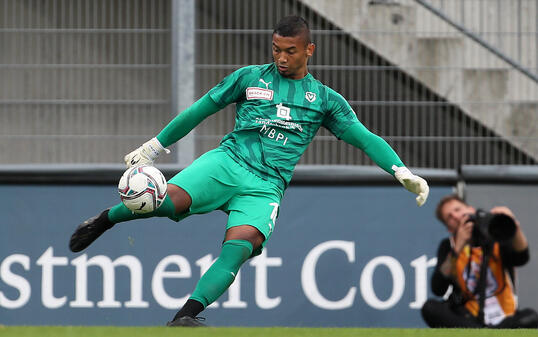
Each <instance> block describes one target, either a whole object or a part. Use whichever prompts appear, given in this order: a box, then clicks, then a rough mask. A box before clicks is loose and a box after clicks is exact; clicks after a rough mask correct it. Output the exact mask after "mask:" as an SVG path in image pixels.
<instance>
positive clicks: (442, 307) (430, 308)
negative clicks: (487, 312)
mask: <svg viewBox="0 0 538 337" xmlns="http://www.w3.org/2000/svg"><path fill="white" fill-rule="evenodd" d="M421 313H422V318H423V319H424V321H425V322H426V324H427V325H428V326H429V327H430V328H496V329H518V328H524V329H536V328H538V314H537V313H536V311H534V310H533V309H530V308H527V309H522V310H517V311H516V313H515V314H514V315H513V316H509V317H506V318H505V319H504V320H503V321H502V322H501V323H499V324H498V325H495V326H486V325H484V324H481V323H480V322H478V320H477V319H476V318H475V317H474V316H473V315H471V313H469V312H468V311H467V310H466V309H465V308H464V307H463V306H457V307H453V306H452V305H451V304H450V303H449V302H448V301H437V300H428V301H426V303H424V305H423V306H422V310H421Z"/></svg>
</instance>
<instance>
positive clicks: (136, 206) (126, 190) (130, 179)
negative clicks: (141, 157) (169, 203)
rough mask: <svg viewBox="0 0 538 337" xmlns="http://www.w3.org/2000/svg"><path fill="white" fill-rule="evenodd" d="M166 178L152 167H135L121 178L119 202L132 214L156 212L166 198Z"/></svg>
mask: <svg viewBox="0 0 538 337" xmlns="http://www.w3.org/2000/svg"><path fill="white" fill-rule="evenodd" d="M166 186H167V184H166V178H165V177H164V175H163V174H162V172H161V171H159V170H158V169H157V168H155V167H153V166H147V165H142V166H136V167H131V168H129V169H127V171H125V172H124V173H123V175H122V176H121V179H120V182H119V184H118V192H119V194H120V198H121V201H122V202H123V204H124V205H125V206H127V208H129V209H130V210H131V211H133V212H134V213H138V214H143V213H148V212H152V211H154V210H156V209H157V208H159V206H161V204H162V202H163V201H164V198H166Z"/></svg>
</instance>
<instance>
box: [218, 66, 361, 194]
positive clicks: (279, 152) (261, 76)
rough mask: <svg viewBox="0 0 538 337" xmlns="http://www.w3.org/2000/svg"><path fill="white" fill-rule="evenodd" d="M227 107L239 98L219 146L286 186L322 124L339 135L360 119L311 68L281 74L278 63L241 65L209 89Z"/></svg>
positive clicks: (243, 162) (256, 172) (245, 165)
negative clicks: (287, 75)
mask: <svg viewBox="0 0 538 337" xmlns="http://www.w3.org/2000/svg"><path fill="white" fill-rule="evenodd" d="M209 95H210V97H211V98H212V99H213V100H214V101H215V103H216V104H217V105H218V106H219V107H220V108H223V107H225V106H226V105H228V104H230V103H236V117H235V128H234V130H233V131H232V132H230V133H229V134H227V135H226V136H225V137H224V138H223V139H222V142H221V144H220V146H221V147H222V148H223V149H224V150H225V151H226V152H227V153H228V154H229V155H230V156H231V157H232V158H233V159H235V160H236V161H237V162H238V163H239V164H241V165H242V166H244V167H245V168H247V169H248V170H249V171H251V172H253V173H254V174H256V175H258V176H260V177H261V178H263V179H266V180H269V181H271V182H273V183H274V184H276V185H277V186H279V187H280V188H282V189H283V190H284V189H285V188H286V187H287V186H288V184H289V182H290V180H291V177H292V175H293V170H294V168H295V165H296V164H297V162H298V161H299V158H300V157H301V155H302V154H303V152H304V151H305V150H306V148H307V146H308V144H310V142H311V141H312V139H313V138H314V136H315V135H316V133H317V131H318V129H319V127H320V126H321V125H323V126H324V127H326V128H327V129H328V130H329V131H330V132H331V133H333V134H334V135H335V136H336V137H338V138H340V136H341V135H342V134H343V133H344V132H345V131H346V130H347V129H348V128H349V127H350V126H352V125H353V124H355V123H359V121H358V119H357V116H356V115H355V113H354V112H353V110H352V109H351V107H350V106H349V104H348V103H347V101H346V100H345V99H344V98H343V97H342V96H341V95H340V94H338V93H337V92H336V91H334V90H333V89H331V88H329V87H327V86H325V85H323V84H322V83H321V82H320V81H318V80H316V79H315V78H314V77H313V76H312V75H311V74H307V75H306V76H305V77H304V78H302V79H300V80H293V79H289V78H285V77H283V76H281V75H280V74H279V73H278V71H277V69H276V66H275V65H274V63H271V64H265V65H253V66H248V67H244V68H241V69H238V70H237V71H235V72H233V73H232V74H230V75H229V76H227V77H226V78H224V79H223V80H222V81H221V82H220V83H219V84H218V85H217V86H215V87H214V88H213V89H211V90H210V91H209Z"/></svg>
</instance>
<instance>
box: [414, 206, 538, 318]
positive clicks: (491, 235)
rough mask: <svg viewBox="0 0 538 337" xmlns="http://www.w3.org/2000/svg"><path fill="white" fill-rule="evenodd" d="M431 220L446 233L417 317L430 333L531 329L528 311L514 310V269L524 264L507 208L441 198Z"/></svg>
mask: <svg viewBox="0 0 538 337" xmlns="http://www.w3.org/2000/svg"><path fill="white" fill-rule="evenodd" d="M436 216H437V218H438V219H439V220H440V221H441V222H442V223H443V224H444V225H445V226H446V228H447V230H448V232H449V233H450V234H451V236H450V237H449V238H446V239H444V240H443V241H441V243H440V245H439V248H438V251H437V265H436V267H435V271H434V273H433V276H432V282H431V284H432V291H433V293H434V294H435V295H437V296H443V295H444V294H445V293H446V291H447V289H448V288H449V286H450V285H451V286H452V293H451V295H450V297H449V298H448V300H447V301H438V300H433V299H430V300H428V301H426V303H425V304H424V306H423V307H422V317H423V318H424V321H425V322H426V323H427V324H428V326H430V327H432V328H438V327H447V328H481V327H484V328H537V327H538V315H537V314H536V312H535V311H534V310H533V309H523V310H521V309H519V308H517V297H516V295H515V288H514V279H515V269H514V267H518V266H522V265H524V264H526V263H527V262H528V261H529V248H528V243H527V238H526V237H525V234H524V233H523V231H522V229H521V227H520V225H519V222H518V221H517V220H516V218H515V216H514V214H513V213H512V211H511V210H510V209H508V208H507V207H502V206H501V207H494V208H492V209H491V210H490V211H489V212H487V211H483V210H476V209H475V208H474V207H472V206H470V205H468V204H467V203H465V202H464V201H463V200H462V199H461V198H459V197H458V196H456V195H449V196H446V197H444V198H443V199H441V201H440V202H439V204H438V205H437V209H436Z"/></svg>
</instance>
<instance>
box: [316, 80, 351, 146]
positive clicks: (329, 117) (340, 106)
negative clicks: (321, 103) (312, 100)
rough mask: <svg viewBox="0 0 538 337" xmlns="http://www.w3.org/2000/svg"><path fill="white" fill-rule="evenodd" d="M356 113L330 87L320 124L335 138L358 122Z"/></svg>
mask: <svg viewBox="0 0 538 337" xmlns="http://www.w3.org/2000/svg"><path fill="white" fill-rule="evenodd" d="M358 122H359V120H358V119H357V115H355V112H354V111H353V109H352V108H351V106H350V105H349V103H348V102H347V101H346V100H345V99H344V97H342V95H340V94H339V93H337V92H335V91H334V90H332V89H329V91H328V97H327V111H326V114H325V118H324V119H323V123H322V125H323V126H324V127H326V128H327V129H328V130H329V131H330V132H331V133H332V134H333V135H335V136H336V137H337V138H340V136H341V135H342V134H343V133H344V132H345V131H346V130H347V129H348V128H349V127H350V126H352V125H353V124H355V123H358Z"/></svg>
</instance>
